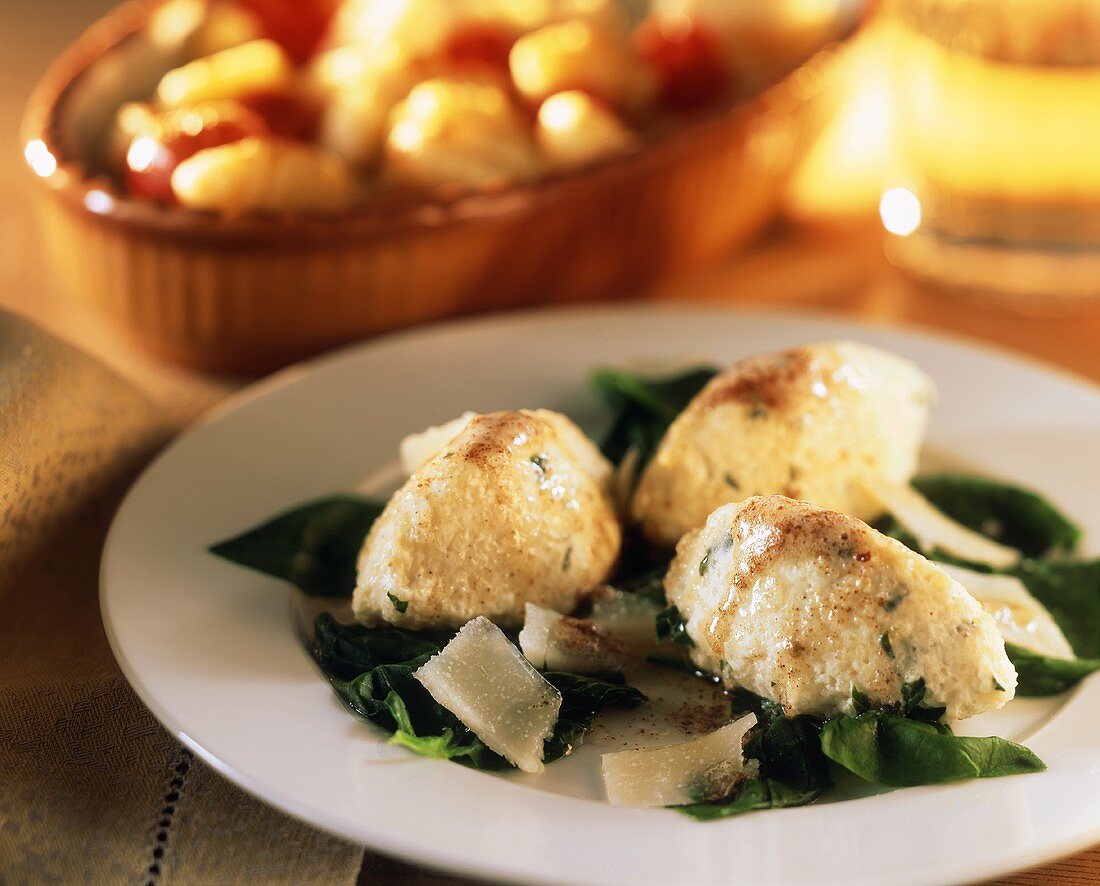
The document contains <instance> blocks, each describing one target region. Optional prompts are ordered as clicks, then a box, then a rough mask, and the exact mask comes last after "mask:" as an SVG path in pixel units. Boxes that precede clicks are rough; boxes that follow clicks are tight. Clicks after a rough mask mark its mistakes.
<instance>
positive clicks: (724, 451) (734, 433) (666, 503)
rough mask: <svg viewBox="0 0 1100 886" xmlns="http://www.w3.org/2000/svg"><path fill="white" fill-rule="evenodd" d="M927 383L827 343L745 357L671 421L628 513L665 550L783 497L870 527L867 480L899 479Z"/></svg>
mask: <svg viewBox="0 0 1100 886" xmlns="http://www.w3.org/2000/svg"><path fill="white" fill-rule="evenodd" d="M932 398H933V388H932V383H931V381H930V380H929V379H928V378H927V377H926V376H925V375H924V374H923V373H922V372H921V371H920V370H919V369H918V368H917V367H916V366H914V365H913V364H912V363H910V362H909V361H907V360H903V359H902V358H900V357H896V356H894V355H893V354H887V353H885V352H884V351H880V350H877V349H876V348H871V347H868V346H866V345H858V344H852V343H848V342H835V343H827V344H818V345H808V346H806V347H801V348H795V349H794V350H790V351H782V352H780V353H775V354H765V355H762V356H758V357H750V358H748V359H746V360H741V361H740V362H738V363H735V364H734V365H733V366H731V367H730V368H729V369H727V370H726V371H725V372H722V373H721V374H719V375H718V376H716V377H715V378H714V379H712V380H711V381H710V382H709V383H708V384H707V386H706V387H704V388H703V390H702V391H700V392H699V394H698V395H696V397H695V398H694V399H693V400H692V401H691V402H690V403H689V404H688V406H687V408H686V409H684V411H683V412H682V413H681V414H680V415H679V416H678V417H677V418H676V420H675V421H674V422H673V423H672V424H671V425H670V426H669V429H668V432H667V433H666V434H665V437H664V439H663V440H662V441H661V444H660V446H659V447H658V448H657V451H656V453H655V454H654V456H653V458H652V460H651V461H650V462H649V464H648V465H647V466H646V468H645V470H644V472H643V473H642V476H641V478H640V480H639V482H638V486H637V489H636V490H635V492H634V497H633V501H632V505H631V512H632V516H633V518H634V520H636V521H637V522H638V523H639V524H640V526H641V529H642V532H643V533H644V534H645V536H646V537H647V538H648V539H649V540H650V541H653V542H655V543H657V544H661V545H666V546H672V545H674V544H675V543H676V542H677V540H678V539H679V538H680V537H681V536H682V535H683V534H684V533H685V532H687V531H688V530H690V529H695V528H697V527H699V526H702V525H703V522H704V521H705V520H706V518H707V515H708V514H710V512H711V511H713V510H714V509H715V508H717V507H718V506H719V505H723V504H726V503H727V502H731V501H741V500H743V499H746V498H748V497H749V496H752V495H771V494H780V495H786V496H789V497H791V498H798V499H803V500H805V501H811V502H813V503H814V504H817V505H820V506H821V507H825V508H831V509H832V510H836V511H840V512H842V513H845V514H851V515H852V516H854V517H858V518H860V519H863V520H869V519H872V518H874V517H876V516H878V514H879V513H880V511H881V508H879V507H878V506H877V504H876V502H875V501H874V500H872V499H871V498H870V497H869V496H868V494H867V492H866V491H865V490H864V484H866V483H874V482H875V481H876V480H883V481H885V482H888V483H891V484H904V483H907V482H908V481H909V479H910V477H912V475H913V472H914V471H915V470H916V467H917V456H918V453H919V450H920V445H921V439H922V438H923V436H924V430H925V425H926V423H927V418H928V409H929V406H930V405H931V402H932Z"/></svg>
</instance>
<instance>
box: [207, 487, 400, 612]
mask: <svg viewBox="0 0 1100 886" xmlns="http://www.w3.org/2000/svg"><path fill="white" fill-rule="evenodd" d="M384 507H385V504H384V503H383V502H379V501H375V500H373V499H369V498H362V497H359V496H351V495H334V496H332V497H330V498H322V499H318V500H317V501H313V502H309V503H308V504H304V505H301V506H300V507H297V508H294V509H293V510H290V511H286V512H284V513H282V514H279V515H278V516H275V517H272V518H271V519H270V520H268V521H266V522H265V523H262V524H260V525H259V526H256V527H255V528H253V529H250V530H248V531H247V532H244V533H242V534H241V535H237V536H234V537H233V538H229V539H226V540H225V541H221V542H218V543H217V544H215V545H211V546H210V553H212V554H216V555H217V556H219V557H222V558H224V559H226V560H229V561H230V562H233V563H237V564H239V565H241V566H247V567H248V568H249V569H255V570H256V571H258V572H262V573H264V574H265V575H271V576H274V577H275V578H281V579H284V580H286V581H289V582H290V583H291V584H293V585H296V586H297V587H298V588H299V589H300V590H301V591H303V592H304V593H306V594H309V595H310V596H314V597H350V596H351V593H352V591H353V590H354V589H355V565H356V559H357V558H358V556H359V549H360V548H361V547H362V546H363V539H365V538H366V536H367V531H368V530H369V529H370V528H371V525H372V524H373V523H374V521H375V520H376V519H377V517H378V515H379V514H381V513H382V509H383V508H384Z"/></svg>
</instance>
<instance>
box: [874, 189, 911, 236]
mask: <svg viewBox="0 0 1100 886" xmlns="http://www.w3.org/2000/svg"><path fill="white" fill-rule="evenodd" d="M878 214H879V217H880V218H881V219H882V226H883V227H884V228H886V230H887V231H889V232H890V233H891V234H897V235H898V236H899V237H908V236H909V235H910V234H912V233H913V231H915V230H916V229H917V228H919V227H920V200H918V199H917V195H916V194H914V193H913V192H912V191H910V190H909V189H908V188H890V189H889V190H887V191H886V192H885V193H884V194H883V195H882V199H881V200H880V201H879V204H878Z"/></svg>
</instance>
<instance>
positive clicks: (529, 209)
mask: <svg viewBox="0 0 1100 886" xmlns="http://www.w3.org/2000/svg"><path fill="white" fill-rule="evenodd" d="M153 8H154V7H153V5H151V4H143V3H130V4H126V5H123V6H121V7H119V8H118V9H116V10H115V11H113V12H112V13H110V14H109V15H107V16H106V17H105V18H103V19H102V20H100V21H99V22H98V23H96V24H95V25H94V26H93V27H92V28H90V29H89V30H88V31H87V32H86V33H85V34H84V35H83V36H81V37H80V38H79V39H78V40H77V41H76V42H75V43H74V44H73V45H72V46H71V47H69V49H68V50H67V51H66V52H65V53H64V54H63V55H62V56H61V57H60V58H59V59H58V60H57V61H56V62H55V63H54V65H53V66H52V67H51V68H50V69H49V71H48V72H47V73H46V75H45V76H44V78H43V79H42V81H41V83H40V84H39V86H38V88H37V89H36V90H35V92H34V94H33V96H32V98H31V101H30V105H29V107H28V110H27V114H26V117H25V120H24V128H23V145H24V150H25V155H26V157H27V161H28V164H29V166H30V167H31V169H32V171H33V173H34V174H35V178H36V179H37V180H38V182H39V184H40V188H39V197H40V199H39V204H40V209H41V217H42V221H43V225H44V230H45V234H46V240H47V242H48V243H49V248H50V250H51V254H52V260H53V264H54V265H55V267H56V268H57V270H58V272H59V274H60V276H61V278H62V279H63V281H64V283H65V284H66V286H67V288H68V289H69V290H70V291H71V292H72V294H73V295H74V296H75V297H77V298H79V299H80V300H82V301H84V302H86V303H88V304H90V305H91V306H93V307H94V309H95V310H96V311H98V312H99V313H100V314H102V315H104V316H106V317H107V318H109V319H110V320H111V321H112V322H113V323H114V324H116V325H117V326H118V327H119V328H120V329H121V330H123V331H124V332H125V333H126V334H127V335H128V336H129V337H131V338H132V339H134V340H135V341H136V342H138V343H140V344H141V345H142V346H144V347H146V348H148V349H150V350H152V351H154V352H155V353H157V354H160V355H162V356H164V357H167V358H169V359H171V360H174V361H178V362H180V363H184V364H188V365H191V366H196V367H202V368H207V369H217V370H225V371H247V372H255V371H261V370H266V369H271V368H274V367H276V366H278V365H281V364H284V363H287V362H290V361H292V360H294V359H297V358H299V357H302V356H305V355H308V354H311V353H316V352H318V351H321V350H323V349H325V348H328V347H331V346H333V345H336V344H340V343H342V342H347V341H351V340H354V339H357V338H360V337H363V336H366V335H370V334H373V333H378V332H383V331H386V330H392V329H398V328H401V327H406V326H411V325H413V324H416V323H422V322H424V321H427V320H433V319H437V318H441V317H449V316H453V315H458V314H466V313H471V312H475V311H485V310H491V309H499V308H507V307H512V306H517V305H529V304H535V303H545V302H555V301H583V300H591V299H606V298H614V297H623V296H629V295H634V294H638V293H639V292H641V291H642V290H643V289H644V288H645V287H646V286H647V285H648V284H651V283H653V282H654V281H656V280H658V279H660V278H662V277H664V276H666V275H668V274H670V273H672V272H675V271H679V270H682V269H684V268H688V267H691V266H694V265H698V264H700V263H703V262H705V261H707V260H708V259H711V258H713V257H714V256H716V255H719V254H721V253H723V252H726V251H728V250H730V249H732V248H734V247H736V246H738V245H740V244H742V243H744V242H745V241H746V240H748V239H749V238H750V237H751V236H752V235H753V234H754V233H755V232H757V231H758V230H759V229H760V227H761V226H762V225H763V224H764V223H765V222H766V221H767V220H768V219H769V217H770V216H771V215H772V214H773V213H774V211H775V209H776V206H777V203H778V200H779V196H780V192H781V189H782V186H783V185H784V183H785V181H786V180H787V178H788V176H789V174H790V172H791V171H792V168H793V166H794V164H795V161H796V159H797V158H798V157H799V156H800V155H801V153H802V152H803V150H804V148H805V147H806V146H807V144H808V142H809V141H810V140H811V139H812V137H813V136H814V134H815V133H816V131H817V129H818V127H819V125H820V123H821V122H822V121H823V119H824V118H825V116H826V115H827V113H828V110H829V104H830V102H829V101H828V98H829V92H830V91H829V88H828V86H829V83H830V79H831V78H830V73H831V71H832V69H833V68H834V64H833V61H834V57H835V55H836V49H837V43H830V44H828V45H826V46H822V47H820V48H819V49H818V50H817V51H815V52H814V53H812V54H811V55H810V57H809V58H807V59H805V60H804V61H803V63H802V64H801V65H799V66H798V67H797V68H795V69H794V70H792V71H789V72H788V73H786V74H785V75H784V76H782V77H781V78H780V79H778V80H777V81H776V82H773V83H772V84H771V85H768V86H766V87H765V88H764V89H763V90H762V91H761V92H759V93H758V94H757V95H755V96H754V97H752V98H749V99H746V100H742V101H739V102H738V103H736V104H735V105H734V106H732V107H725V108H722V109H719V110H714V111H710V112H709V113H707V114H706V115H704V116H700V117H695V118H693V119H691V120H690V121H688V120H685V121H684V122H683V123H682V124H680V125H678V126H676V127H673V128H672V130H671V131H670V132H669V133H668V134H666V135H663V136H661V137H660V138H656V139H653V140H650V141H649V142H647V143H646V144H644V145H643V146H642V147H641V148H639V149H637V150H636V151H634V152H633V153H630V154H627V155H624V156H620V157H615V158H612V159H608V160H605V161H601V162H598V163H596V164H593V165H591V166H588V167H585V168H582V169H579V170H576V171H572V172H567V173H561V174H558V175H555V176H552V177H548V178H545V179H541V180H539V181H536V182H533V183H530V184H522V185H514V186H511V187H508V188H506V189H503V190H500V191H499V192H496V193H482V194H477V195H472V196H466V197H462V198H460V199H457V200H454V201H451V202H447V203H442V202H429V201H421V202H417V203H409V202H405V203H403V204H400V205H399V204H397V203H395V202H392V201H390V202H387V203H377V204H374V205H368V206H366V207H360V208H357V209H354V210H349V211H346V212H343V213H341V214H338V215H327V216H323V215H307V214H300V213H299V214H288V215H252V216H240V217H235V218H227V217H222V216H218V215H214V214H208V213H204V212H198V211H194V210H183V209H179V208H172V207H165V206H160V205H157V204H154V203H150V202H146V201H141V200H136V199H133V198H130V197H128V196H124V195H120V193H119V191H118V189H116V188H115V187H113V186H112V184H111V183H110V181H109V180H107V179H106V178H105V177H102V176H97V175H94V174H90V173H89V172H88V169H94V168H96V166H95V162H94V154H95V152H96V151H97V150H102V148H101V147H97V145H100V144H101V143H102V141H103V133H104V132H106V131H108V127H109V125H110V121H111V119H112V115H113V114H114V112H115V110H116V109H117V108H118V106H119V105H120V104H121V103H122V102H123V101H126V100H130V99H132V98H136V97H140V96H142V95H144V94H148V93H149V92H150V91H151V88H152V86H153V85H154V84H155V83H156V80H157V78H158V77H159V76H160V74H161V73H163V71H164V70H165V69H166V68H167V67H169V66H170V64H171V61H170V60H166V59H165V58H163V57H162V56H158V54H157V51H156V49H155V48H154V47H153V46H152V45H151V44H150V42H149V41H148V40H147V39H146V37H145V25H146V23H147V22H148V20H149V16H150V12H151V10H152V9H153ZM854 27H855V25H854V24H852V25H851V26H849V27H847V28H846V29H845V33H842V34H838V35H837V39H838V41H839V40H841V39H846V38H847V37H849V36H850V32H851V31H852V30H853V29H854ZM90 157H91V158H92V159H91V160H89V158H90Z"/></svg>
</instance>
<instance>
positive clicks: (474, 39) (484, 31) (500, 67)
mask: <svg viewBox="0 0 1100 886" xmlns="http://www.w3.org/2000/svg"><path fill="white" fill-rule="evenodd" d="M515 42H516V38H515V35H514V34H510V33H509V32H508V31H507V30H505V29H504V28H499V27H494V26H493V25H485V24H482V25H478V24H473V25H465V26H463V27H461V28H458V29H457V30H456V31H455V32H454V33H453V34H451V36H450V38H449V39H448V40H447V42H446V44H445V45H444V47H443V58H444V61H445V62H446V63H447V64H449V65H452V66H454V67H456V68H460V69H461V68H467V67H473V68H491V69H492V70H494V71H499V72H503V73H507V72H508V54H509V53H510V52H511V51H512V44H513V43H515Z"/></svg>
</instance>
